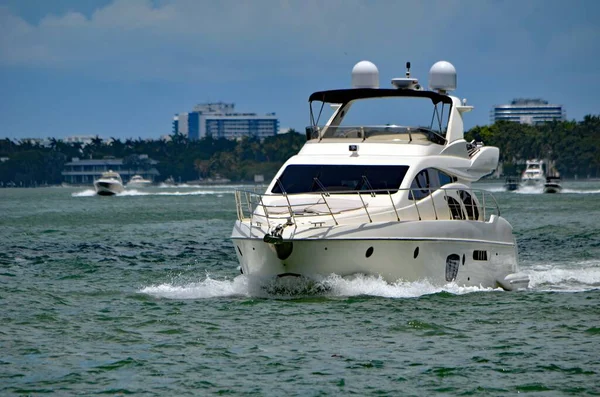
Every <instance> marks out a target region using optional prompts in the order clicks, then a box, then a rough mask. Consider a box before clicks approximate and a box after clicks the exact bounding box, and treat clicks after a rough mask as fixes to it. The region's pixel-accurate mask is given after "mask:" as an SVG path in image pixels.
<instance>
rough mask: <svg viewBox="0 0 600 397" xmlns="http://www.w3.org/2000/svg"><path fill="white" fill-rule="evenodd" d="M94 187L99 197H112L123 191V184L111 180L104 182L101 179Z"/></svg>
mask: <svg viewBox="0 0 600 397" xmlns="http://www.w3.org/2000/svg"><path fill="white" fill-rule="evenodd" d="M94 187H95V188H96V193H97V194H98V195H100V196H114V195H116V194H119V193H121V192H123V190H125V188H124V187H123V184H121V183H119V182H116V181H112V180H107V181H105V180H102V179H99V180H97V181H96V182H94Z"/></svg>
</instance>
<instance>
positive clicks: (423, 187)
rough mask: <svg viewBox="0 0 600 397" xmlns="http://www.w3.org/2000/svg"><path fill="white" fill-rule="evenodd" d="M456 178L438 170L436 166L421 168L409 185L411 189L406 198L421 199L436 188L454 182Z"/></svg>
mask: <svg viewBox="0 0 600 397" xmlns="http://www.w3.org/2000/svg"><path fill="white" fill-rule="evenodd" d="M455 181H456V178H455V177H453V176H450V175H448V174H446V173H445V172H443V171H440V170H438V169H436V168H426V169H424V170H421V171H420V172H419V173H418V174H417V176H416V177H415V179H413V182H412V184H411V185H410V188H411V191H410V193H409V195H408V198H409V199H411V200H421V199H422V198H424V197H427V196H428V195H429V193H433V192H434V191H436V190H437V189H438V188H440V187H442V186H444V185H447V184H448V183H452V182H455Z"/></svg>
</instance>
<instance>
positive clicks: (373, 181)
mask: <svg viewBox="0 0 600 397" xmlns="http://www.w3.org/2000/svg"><path fill="white" fill-rule="evenodd" d="M407 170H408V166H406V165H304V164H302V165H288V166H287V167H286V168H285V170H284V171H283V173H282V174H281V176H280V177H279V179H278V182H277V183H276V184H275V186H273V189H272V190H271V193H288V194H294V193H311V192H339V193H353V192H357V191H369V190H389V191H390V193H396V192H397V191H398V188H399V187H400V184H401V183H402V180H403V179H404V175H406V171H407Z"/></svg>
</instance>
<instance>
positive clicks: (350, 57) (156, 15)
mask: <svg viewBox="0 0 600 397" xmlns="http://www.w3.org/2000/svg"><path fill="white" fill-rule="evenodd" d="M599 20H600V1H596V0H588V1H584V0H572V1H569V2H566V1H564V0H560V1H555V0H527V1H518V0H505V1H501V0H489V1H488V0H422V1H402V0H389V1H388V0H364V1H363V0H279V1H275V0H252V1H250V0H219V1H212V0H210V1H203V0H0V138H11V139H24V138H46V137H54V138H59V139H61V138H65V137H68V136H73V135H99V136H100V137H103V138H106V139H107V138H110V137H115V138H122V139H126V138H133V139H137V138H143V139H146V138H150V139H159V138H160V137H161V136H163V135H167V134H170V133H171V129H172V124H171V123H172V119H173V115H174V114H176V113H182V112H187V111H191V110H192V108H193V106H194V105H196V104H198V103H204V102H217V101H223V102H228V103H229V102H231V103H235V105H236V111H239V112H254V113H257V114H266V113H270V112H275V113H276V114H277V116H278V117H279V121H280V125H281V126H282V127H285V128H288V127H289V128H294V129H296V130H298V131H304V128H305V126H307V125H309V120H310V119H309V112H308V109H309V108H308V102H307V101H308V97H309V95H310V94H311V93H312V92H314V91H321V90H326V89H338V88H350V86H351V70H352V67H353V66H354V65H355V64H356V63H357V62H359V61H361V60H369V61H371V62H373V63H374V64H375V65H377V67H378V69H379V73H380V84H381V86H382V87H391V85H390V84H389V82H390V80H391V79H392V78H394V77H403V76H404V73H405V66H404V65H405V63H406V61H410V62H411V64H412V68H411V72H412V76H413V77H417V78H419V79H420V82H421V83H422V84H423V85H425V86H426V84H427V77H428V72H429V68H430V67H431V65H433V64H434V63H435V62H436V61H439V60H446V61H449V62H451V63H452V64H453V65H454V66H455V68H456V70H457V74H458V84H457V90H456V91H455V92H454V93H453V94H454V95H456V96H459V97H461V98H467V101H468V104H470V105H473V106H475V109H474V110H473V111H472V112H470V113H468V114H466V115H465V127H466V128H471V127H473V126H475V125H486V124H489V115H490V110H491V108H492V106H493V105H495V104H505V103H509V102H510V101H511V100H512V99H514V98H520V97H526V98H543V99H545V100H547V101H549V102H550V103H555V104H562V105H563V106H564V107H565V109H566V113H567V118H568V119H569V120H581V119H583V117H584V116H585V115H587V114H594V115H599V114H600V95H599V93H600V75H599V73H600V23H599V22H598V21H599Z"/></svg>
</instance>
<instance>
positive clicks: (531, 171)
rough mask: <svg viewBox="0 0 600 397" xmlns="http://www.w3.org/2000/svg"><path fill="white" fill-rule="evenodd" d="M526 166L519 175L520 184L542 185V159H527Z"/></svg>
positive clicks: (543, 176)
mask: <svg viewBox="0 0 600 397" xmlns="http://www.w3.org/2000/svg"><path fill="white" fill-rule="evenodd" d="M526 165H527V167H526V168H525V171H523V175H522V176H521V185H522V186H533V187H542V186H543V185H544V182H545V181H546V175H545V173H544V162H543V161H542V160H537V159H532V160H527V162H526Z"/></svg>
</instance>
